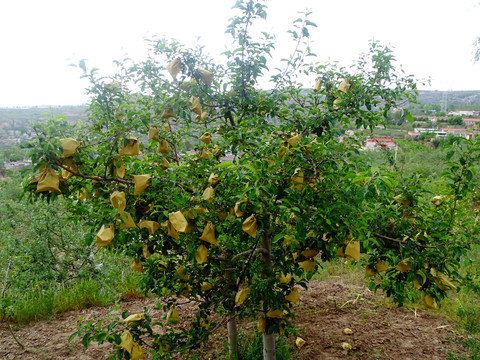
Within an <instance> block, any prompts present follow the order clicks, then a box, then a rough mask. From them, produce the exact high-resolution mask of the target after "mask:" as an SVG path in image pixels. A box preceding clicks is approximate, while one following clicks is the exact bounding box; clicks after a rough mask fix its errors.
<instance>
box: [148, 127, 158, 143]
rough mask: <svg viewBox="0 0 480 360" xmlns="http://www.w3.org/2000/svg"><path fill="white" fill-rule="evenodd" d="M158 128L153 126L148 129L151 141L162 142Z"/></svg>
mask: <svg viewBox="0 0 480 360" xmlns="http://www.w3.org/2000/svg"><path fill="white" fill-rule="evenodd" d="M158 133H159V131H158V127H157V126H156V125H151V126H149V128H148V139H149V140H154V141H160V139H159V137H158Z"/></svg>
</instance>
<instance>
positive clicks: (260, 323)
mask: <svg viewBox="0 0 480 360" xmlns="http://www.w3.org/2000/svg"><path fill="white" fill-rule="evenodd" d="M266 328H267V319H265V318H263V317H259V318H258V324H257V330H258V332H264V331H265V329H266Z"/></svg>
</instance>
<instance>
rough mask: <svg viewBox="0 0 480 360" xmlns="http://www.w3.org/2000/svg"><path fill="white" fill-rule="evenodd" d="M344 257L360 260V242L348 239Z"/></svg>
mask: <svg viewBox="0 0 480 360" xmlns="http://www.w3.org/2000/svg"><path fill="white" fill-rule="evenodd" d="M345 257H346V258H348V259H354V260H355V261H357V262H359V261H360V242H359V241H350V242H349V243H348V244H347V246H346V247H345Z"/></svg>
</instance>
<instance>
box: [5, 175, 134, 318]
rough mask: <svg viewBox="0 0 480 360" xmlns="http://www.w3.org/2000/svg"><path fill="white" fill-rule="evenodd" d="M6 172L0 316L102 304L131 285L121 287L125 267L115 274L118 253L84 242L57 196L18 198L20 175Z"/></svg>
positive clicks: (34, 315)
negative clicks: (52, 200) (48, 202)
mask: <svg viewBox="0 0 480 360" xmlns="http://www.w3.org/2000/svg"><path fill="white" fill-rule="evenodd" d="M7 175H8V176H7V177H6V178H5V179H4V180H3V181H2V182H0V237H1V238H2V243H1V245H0V258H1V259H2V260H1V261H0V273H1V274H2V278H1V279H2V288H3V286H4V287H5V291H4V292H3V294H2V299H1V301H0V317H2V318H3V317H9V318H11V319H13V320H15V321H18V322H27V321H31V320H38V319H41V318H45V317H48V316H51V315H52V314H54V313H57V312H63V311H67V310H69V309H77V308H82V307H86V306H92V305H100V304H102V305H105V304H108V303H111V302H112V301H113V300H114V299H115V298H116V297H118V296H119V294H121V293H122V292H128V291H131V290H132V286H133V287H134V288H136V285H132V284H130V285H128V286H127V283H128V282H130V281H131V280H132V274H130V272H128V271H127V272H124V275H123V278H121V276H120V274H121V273H122V271H123V269H122V270H119V269H121V268H122V265H123V258H122V257H121V256H119V255H114V254H97V255H95V252H96V251H94V249H92V247H91V246H86V244H85V224H84V223H83V222H82V221H80V220H79V219H77V223H76V224H75V223H74V222H72V220H71V217H70V216H69V215H68V212H67V211H65V210H64V209H63V206H64V202H63V201H62V200H61V199H59V201H58V202H57V203H56V204H55V206H50V207H46V206H45V205H44V204H42V203H27V202H26V201H19V200H18V198H19V196H20V194H21V187H20V181H21V177H20V174H19V173H18V171H9V172H8V173H7ZM118 257H120V258H121V260H120V259H118ZM7 269H8V277H6V275H5V274H6V273H7ZM131 272H132V273H133V271H131ZM124 286H125V287H124ZM127 287H128V288H127Z"/></svg>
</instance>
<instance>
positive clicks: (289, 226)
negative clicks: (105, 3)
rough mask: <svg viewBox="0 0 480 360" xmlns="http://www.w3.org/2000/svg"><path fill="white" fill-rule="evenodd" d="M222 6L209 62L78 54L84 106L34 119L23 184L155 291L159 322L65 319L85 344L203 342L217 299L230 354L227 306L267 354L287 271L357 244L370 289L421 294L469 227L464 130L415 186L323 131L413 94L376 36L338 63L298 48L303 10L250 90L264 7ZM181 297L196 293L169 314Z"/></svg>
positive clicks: (266, 44)
mask: <svg viewBox="0 0 480 360" xmlns="http://www.w3.org/2000/svg"><path fill="white" fill-rule="evenodd" d="M234 8H235V9H236V11H237V13H236V15H235V16H234V17H233V18H232V19H231V22H230V25H229V26H228V28H227V32H228V33H230V34H231V35H232V37H233V39H234V44H233V45H232V49H233V50H229V51H227V52H225V54H224V55H225V56H226V63H225V64H223V65H222V64H221V65H219V64H216V63H215V62H214V61H213V60H212V59H210V58H209V57H208V56H206V55H205V54H204V53H203V49H202V48H201V47H196V48H194V49H189V48H186V47H184V46H183V45H181V44H179V43H178V42H176V41H167V40H165V39H151V40H149V41H150V44H151V53H150V56H149V57H148V59H147V60H145V61H143V62H137V63H134V62H131V61H130V60H129V59H124V60H122V61H118V62H117V65H118V69H119V70H118V72H117V73H116V74H115V75H113V76H112V77H109V78H105V77H101V76H98V75H97V72H96V70H88V69H87V67H86V64H85V63H84V62H81V63H80V64H79V66H80V68H81V69H82V71H83V72H84V77H86V78H88V79H89V80H90V83H91V86H90V88H89V90H88V91H89V94H90V96H91V103H90V106H89V115H88V120H87V121H86V122H85V123H81V124H78V126H75V127H70V126H68V125H66V124H57V126H55V124H53V123H51V124H49V125H48V126H37V127H36V128H35V130H36V134H37V136H36V138H35V141H34V142H33V143H32V146H33V149H32V151H31V154H30V155H31V158H32V163H33V166H32V174H31V177H30V178H28V179H27V180H26V181H25V190H26V191H27V192H28V193H30V194H31V195H32V198H33V196H35V197H39V198H43V199H46V200H47V201H49V202H50V201H53V200H55V199H56V198H57V197H58V196H59V195H61V196H62V197H64V198H65V199H66V202H67V204H68V205H67V207H68V210H69V211H70V212H71V213H72V214H73V216H81V217H88V218H89V220H90V223H89V224H90V226H91V227H90V231H89V234H88V235H87V236H86V244H87V245H91V244H93V243H94V242H95V244H96V246H97V247H106V248H110V249H121V250H122V251H124V252H125V253H126V254H128V255H129V256H130V257H131V259H132V260H131V267H132V268H133V269H135V270H137V271H139V272H142V274H143V280H142V283H141V288H142V289H143V291H145V292H146V293H153V294H156V295H157V296H158V297H159V298H160V299H161V302H160V303H159V306H158V309H159V310H161V311H162V312H163V313H164V317H163V319H162V320H161V321H160V322H159V323H158V325H160V326H161V327H162V331H160V332H154V331H153V330H152V324H153V323H152V319H151V317H150V315H149V314H148V312H147V311H146V312H145V313H144V314H134V315H130V314H128V312H124V313H123V314H122V318H123V321H121V320H113V321H112V322H111V323H110V324H108V325H107V326H106V328H103V327H102V325H101V323H98V324H94V323H93V322H89V323H86V324H84V325H82V326H80V328H79V330H78V332H77V333H76V334H77V335H81V334H82V336H83V342H84V344H85V345H88V343H89V342H90V341H91V340H92V339H96V340H97V341H99V342H103V341H109V342H112V343H113V344H115V345H116V347H115V349H117V350H116V351H117V355H118V357H119V358H121V357H122V356H125V357H126V358H131V359H140V358H142V357H143V354H144V348H149V349H151V351H152V352H153V353H155V354H156V357H157V358H168V357H169V356H170V354H171V353H172V352H174V351H182V352H184V353H188V352H189V351H190V350H191V349H192V348H197V347H199V346H200V345H201V343H203V342H205V341H207V339H208V336H209V335H210V334H211V333H212V331H213V330H214V329H215V327H216V326H220V325H221V324H215V323H214V317H213V315H214V314H215V313H222V312H225V313H226V321H227V322H228V329H229V332H230V337H229V344H230V349H231V352H232V355H233V356H235V346H236V345H235V343H236V339H235V328H236V326H235V322H234V320H235V318H237V317H239V318H245V317H247V318H249V319H256V320H257V322H258V331H260V332H262V333H263V340H264V341H263V346H264V349H263V350H264V358H265V359H274V358H275V336H276V334H285V335H288V334H290V333H293V332H294V329H293V326H292V323H291V318H292V317H293V310H294V305H295V304H297V303H298V302H299V293H298V287H299V286H301V287H307V283H308V281H309V280H310V279H311V277H312V276H313V274H314V272H315V270H316V269H317V266H318V265H317V260H316V259H319V258H321V259H323V260H330V259H332V258H334V257H346V258H348V259H353V260H355V261H361V256H360V255H361V253H364V254H365V255H363V259H364V261H366V265H367V274H369V275H376V276H378V279H380V280H377V281H375V280H372V281H371V284H370V286H371V288H372V289H374V288H384V289H385V290H386V291H387V294H388V295H391V296H393V298H394V299H395V300H396V301H397V302H398V303H400V304H401V303H403V301H405V299H407V300H411V299H413V298H414V295H413V294H414V293H415V292H414V291H413V290H412V291H410V287H412V289H415V287H416V288H418V290H420V291H421V292H422V293H423V296H424V299H425V303H426V304H427V305H428V306H432V307H433V306H436V304H437V301H439V300H440V299H441V298H443V297H444V296H445V292H446V290H448V288H452V287H454V285H453V284H452V283H451V282H450V281H449V280H448V279H447V276H449V277H450V276H451V277H454V278H458V277H460V276H459V274H458V272H457V268H458V265H459V260H460V257H461V256H462V255H464V254H465V252H466V251H467V249H468V244H465V240H466V239H467V233H466V232H459V231H458V230H457V229H455V225H456V223H455V216H454V215H455V212H456V209H457V207H458V201H460V199H461V197H462V196H464V195H465V194H466V193H467V191H468V190H469V189H470V188H471V186H472V182H471V180H472V176H471V175H472V170H471V167H472V162H473V161H474V160H475V159H477V158H478V148H476V147H475V146H476V145H475V143H473V142H470V143H468V144H466V145H464V147H463V148H458V154H457V155H455V151H453V153H452V155H451V157H452V159H455V157H456V156H458V157H459V159H463V162H461V165H457V164H456V163H453V162H452V166H451V171H450V172H449V173H448V176H450V177H451V179H452V180H453V184H454V185H452V187H451V188H450V190H451V191H450V192H451V193H450V196H451V197H449V198H448V201H447V198H444V197H441V198H439V199H437V200H435V201H434V203H433V204H432V203H430V202H429V201H428V199H426V197H425V196H426V194H425V192H424V190H423V189H422V186H421V179H420V178H418V177H417V178H414V179H403V178H402V177H398V176H397V174H396V175H394V174H392V173H390V172H382V171H380V170H379V169H375V168H371V167H370V166H368V164H366V163H365V162H364V161H363V160H362V159H361V157H359V156H358V149H359V146H360V141H359V140H358V139H355V138H349V139H346V140H344V141H340V139H339V138H338V137H337V136H336V134H337V133H338V129H339V128H344V127H347V126H354V127H357V128H360V127H364V128H370V129H373V128H374V127H375V126H376V125H377V124H379V123H382V122H383V121H384V120H385V118H386V117H387V114H388V112H389V111H390V109H392V108H396V107H397V105H398V103H399V102H400V101H402V102H403V101H405V100H406V99H407V100H413V99H414V98H415V94H416V86H415V83H414V80H413V78H412V77H411V76H405V75H404V74H403V73H402V72H397V71H396V69H395V67H394V62H395V57H394V55H393V54H392V52H391V50H390V49H389V48H388V47H386V46H383V45H381V44H379V43H378V42H371V44H370V50H369V52H368V53H365V54H362V55H361V56H360V58H359V60H358V62H357V63H356V64H355V65H353V66H352V67H350V68H348V69H347V68H344V67H339V66H338V65H337V64H318V63H307V62H306V59H308V57H310V56H314V54H312V52H311V50H310V47H309V42H308V41H309V40H308V37H309V31H308V28H309V27H310V26H315V24H314V23H312V22H311V21H310V20H308V16H309V15H310V13H309V12H306V13H304V14H303V17H300V18H298V19H296V20H295V21H294V26H293V28H292V30H290V31H289V33H290V34H291V35H292V38H293V43H294V51H293V53H292V55H291V56H290V57H288V58H285V59H283V63H284V64H285V66H284V67H283V68H279V69H276V71H275V72H274V74H273V75H272V76H271V80H272V83H273V86H272V89H271V90H268V91H266V90H262V89H261V88H260V87H259V85H258V81H259V80H260V79H261V78H262V77H264V76H266V74H267V72H268V67H267V62H268V59H269V57H270V56H271V54H272V50H273V47H274V37H273V36H272V35H270V34H268V33H265V32H260V31H258V21H260V20H262V19H265V18H266V7H265V5H264V4H263V3H262V2H260V1H253V0H249V1H238V2H237V3H236V5H235V6H234ZM253 34H257V35H258V36H254V35H253ZM299 74H303V75H306V76H307V78H308V79H309V81H311V83H312V84H313V88H311V87H310V86H307V87H306V86H304V85H303V84H302V83H300V82H299V81H298V75H299ZM191 146H193V148H194V149H193V151H191V152H187V150H188V149H189V148H190V147H191ZM455 149H457V148H455ZM393 165H394V164H392V166H393ZM393 170H395V168H394V167H393ZM468 174H470V175H468ZM454 229H455V231H454ZM453 240H455V241H453ZM440 260H441V261H443V263H442V262H440ZM442 264H443V265H442ZM376 279H377V278H376ZM417 284H418V286H417ZM183 298H188V299H189V300H190V301H193V302H195V303H196V304H197V306H196V309H195V316H193V318H192V319H191V322H190V324H189V326H187V327H182V328H178V326H176V324H177V322H178V321H179V319H180V318H181V317H183V314H182V311H181V308H180V306H179V304H178V303H179V302H182V301H184V300H181V299H183Z"/></svg>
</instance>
